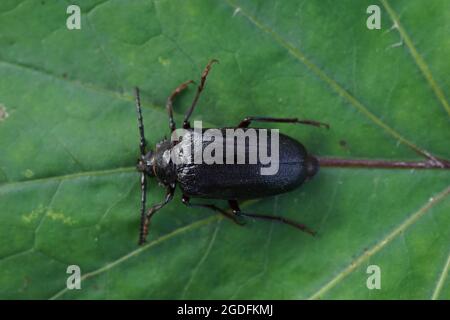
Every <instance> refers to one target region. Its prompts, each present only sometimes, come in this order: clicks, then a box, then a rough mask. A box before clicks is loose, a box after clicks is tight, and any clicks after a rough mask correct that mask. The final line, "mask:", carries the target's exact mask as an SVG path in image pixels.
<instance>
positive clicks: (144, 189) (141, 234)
mask: <svg viewBox="0 0 450 320" xmlns="http://www.w3.org/2000/svg"><path fill="white" fill-rule="evenodd" d="M135 94H136V111H137V116H138V128H139V136H140V141H139V149H140V151H141V158H140V159H139V161H142V160H143V159H144V157H145V145H146V143H145V135H144V123H143V121H142V108H141V98H140V95H139V88H138V87H136V88H135ZM146 202H147V177H146V176H145V170H142V171H141V226H140V228H139V244H143V243H144V242H145V233H146V231H145V225H146V220H147V217H146V214H145V206H146Z"/></svg>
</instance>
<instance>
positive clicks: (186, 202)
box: [181, 195, 245, 226]
mask: <svg viewBox="0 0 450 320" xmlns="http://www.w3.org/2000/svg"><path fill="white" fill-rule="evenodd" d="M181 201H182V202H183V204H184V205H186V206H188V207H200V208H207V209H210V210H212V211H215V212H219V213H221V214H223V215H224V216H225V217H227V218H228V219H231V220H233V222H234V223H236V224H238V225H241V226H242V225H244V224H245V221H242V220H240V219H239V217H238V216H236V215H234V214H232V213H230V212H228V211H226V210H224V209H222V208H219V207H218V206H216V205H214V204H207V203H192V202H190V198H189V197H188V196H186V195H183V197H182V198H181Z"/></svg>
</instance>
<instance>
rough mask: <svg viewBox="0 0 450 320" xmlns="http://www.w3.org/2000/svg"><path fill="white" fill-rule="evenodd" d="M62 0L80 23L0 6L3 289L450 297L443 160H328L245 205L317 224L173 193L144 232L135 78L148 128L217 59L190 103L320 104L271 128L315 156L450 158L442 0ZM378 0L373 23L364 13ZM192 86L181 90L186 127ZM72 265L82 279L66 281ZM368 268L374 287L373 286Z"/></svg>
mask: <svg viewBox="0 0 450 320" xmlns="http://www.w3.org/2000/svg"><path fill="white" fill-rule="evenodd" d="M73 2H75V3H76V4H78V5H79V6H80V7H81V11H82V21H81V26H82V27H81V30H71V31H70V30H68V29H67V28H66V19H67V17H68V15H67V14H66V8H67V5H68V4H67V3H65V2H63V1H31V0H25V1H22V2H20V3H19V2H17V1H13V0H9V1H5V0H3V1H2V2H1V4H0V18H1V21H2V23H1V24H0V150H1V152H0V183H1V184H0V234H1V236H0V284H1V286H0V297H1V298H27V299H29V298H51V297H52V298H62V299H72V298H93V299H104V298H158V299H163V298H175V299H177V298H208V299H216V298H221V299H229V298H248V299H259V298H277V299H297V298H302V299H303V298H322V299H323V298H325V299H327V298H331V299H343V298H357V299H412V298H414V299H428V298H437V299H449V298H450V277H449V276H448V272H449V264H450V258H449V253H450V248H449V243H450V242H449V240H450V215H449V212H450V201H449V193H450V187H449V182H450V174H449V172H448V171H447V170H383V169H371V170H369V169H350V168H349V169H338V168H322V170H321V171H320V172H319V174H318V175H317V176H316V177H315V178H314V179H313V180H311V181H310V182H308V183H306V184H305V185H303V186H302V187H300V188H299V189H298V190H296V191H293V192H290V193H288V194H284V195H280V196H277V197H274V198H266V199H260V200H257V201H253V202H247V203H245V204H243V208H244V209H245V210H246V211H249V212H259V213H266V214H277V215H282V216H285V217H289V218H292V219H295V220H297V221H301V222H303V223H305V224H307V225H308V226H310V227H311V228H313V229H315V230H317V231H318V236H317V237H315V238H313V237H310V236H309V235H307V234H304V233H301V232H298V231H297V230H295V229H293V228H289V227H287V226H284V225H280V224H277V223H275V222H273V223H270V222H265V221H253V220H250V221H248V223H247V225H246V226H245V227H238V226H236V225H234V224H233V223H231V222H230V221H228V220H224V219H222V217H220V216H218V215H215V214H211V213H210V212H208V211H205V210H202V209H191V208H186V207H185V206H183V205H182V204H181V201H180V196H181V195H180V194H179V193H177V195H176V197H175V199H174V201H172V203H170V204H169V205H167V206H166V207H165V208H164V209H163V210H161V211H160V212H159V213H158V214H157V215H155V217H154V219H153V220H152V225H151V230H150V236H149V239H148V241H149V242H148V244H147V245H146V246H144V247H138V246H137V237H138V225H139V199H140V189H139V179H138V174H137V173H136V172H135V171H134V165H135V163H136V159H137V157H138V131H137V127H136V114H135V110H134V108H135V107H134V102H133V94H132V92H133V87H134V86H135V85H138V86H139V87H140V88H141V91H142V100H143V107H144V121H145V126H146V127H145V129H146V135H147V139H148V141H149V142H150V143H151V145H154V144H155V143H156V142H158V140H159V139H161V138H162V137H163V136H164V134H168V132H169V131H168V121H167V114H166V112H165V108H164V105H165V101H166V99H167V96H168V95H169V93H170V92H171V91H172V90H173V89H174V88H175V87H176V86H177V85H178V84H180V83H181V82H183V81H186V80H188V79H195V80H197V81H198V78H199V76H200V74H201V72H202V70H203V68H204V66H205V64H206V63H207V62H208V60H210V59H211V58H217V59H219V60H220V64H218V65H214V67H213V69H212V71H211V73H210V76H209V78H208V83H207V85H206V90H205V91H204V93H203V95H202V97H201V99H200V103H199V106H198V109H197V110H196V112H195V113H194V117H193V118H195V119H201V120H203V121H205V122H207V123H208V124H210V125H213V126H218V127H221V126H232V125H235V124H237V123H238V122H239V121H240V120H241V119H242V118H243V117H245V116H248V115H262V116H277V117H294V116H295V117H299V118H306V119H316V120H319V121H323V122H327V123H329V124H330V125H331V129H330V130H322V129H317V128H310V127H301V126H292V125H287V124H285V125H280V126H279V127H280V129H281V130H282V131H283V132H285V133H287V134H289V135H291V136H292V137H295V138H296V139H298V140H300V141H302V142H303V143H304V144H305V145H306V146H307V147H308V150H310V151H311V152H312V153H314V154H317V155H320V156H332V157H342V158H349V159H352V158H354V159H359V158H367V159H387V160H410V161H413V160H418V161H420V160H424V159H425V155H433V156H435V157H441V158H446V159H448V158H450V149H449V144H448V141H450V130H449V113H450V111H449V103H448V99H449V97H450V92H449V88H450V78H449V77H448V75H449V74H450V63H449V59H448V57H449V56H450V43H449V42H448V41H447V39H448V30H449V27H450V10H449V3H448V1H445V0H440V1H433V2H431V3H424V2H423V1H419V0H415V1H412V0H408V1H407V0H402V1H395V2H394V1H382V2H381V3H378V2H377V1H375V2H374V1H358V2H355V1H331V0H330V1H301V2H299V1H294V0H292V1H280V0H276V1H256V0H255V1H243V0H240V1H239V0H222V1H201V0H195V1H191V0H189V1H182V0H179V1H178V0H177V1H168V0H155V1H148V0H142V1H132V2H131V1H119V0H107V1H102V2H100V1H97V2H95V1H81V0H80V1H73ZM370 4H378V5H379V6H380V8H381V13H382V15H381V18H382V22H381V25H382V29H381V30H369V29H367V27H366V19H367V17H368V14H367V13H366V9H367V7H368V6H369V5H370ZM194 92H195V90H193V88H191V89H190V90H189V91H188V92H187V93H186V94H184V95H183V96H182V97H181V98H180V99H179V100H177V102H176V105H175V109H176V119H177V122H178V124H180V123H181V121H182V115H183V112H184V111H185V110H186V109H187V107H188V106H189V103H190V101H191V99H192V98H193V94H194ZM149 189H150V190H149V199H150V202H151V203H153V202H156V201H160V199H162V197H163V189H162V188H160V187H158V186H157V183H156V182H155V181H154V180H151V182H150V188H149ZM216 204H218V205H223V206H225V205H226V203H225V202H220V201H217V202H216ZM69 265H78V266H80V268H81V273H82V281H81V287H82V288H81V290H68V289H66V280H67V277H68V276H69V275H68V274H67V273H66V270H67V267H68V266H69ZM370 265H377V266H379V267H380V270H381V289H380V290H376V289H375V290H369V289H368V288H367V286H366V281H367V279H368V277H369V276H370V274H367V272H366V271H367V267H368V266H370Z"/></svg>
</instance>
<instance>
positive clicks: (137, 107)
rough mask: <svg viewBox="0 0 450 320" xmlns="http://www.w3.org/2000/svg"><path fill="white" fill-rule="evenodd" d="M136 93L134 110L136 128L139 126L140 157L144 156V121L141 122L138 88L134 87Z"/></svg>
mask: <svg viewBox="0 0 450 320" xmlns="http://www.w3.org/2000/svg"><path fill="white" fill-rule="evenodd" d="M135 93H136V111H137V115H138V128H139V135H140V141H139V148H140V150H141V158H143V157H144V156H145V145H146V143H145V135H144V123H143V122H142V108H141V98H140V95H139V88H138V87H136V88H135Z"/></svg>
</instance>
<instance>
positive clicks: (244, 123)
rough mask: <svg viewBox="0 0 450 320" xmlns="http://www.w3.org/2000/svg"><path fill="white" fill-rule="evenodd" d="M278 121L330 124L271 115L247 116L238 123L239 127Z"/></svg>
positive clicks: (321, 125)
mask: <svg viewBox="0 0 450 320" xmlns="http://www.w3.org/2000/svg"><path fill="white" fill-rule="evenodd" d="M253 121H255V122H276V123H297V124H306V125H309V126H314V127H325V128H327V129H329V128H330V126H329V125H328V124H327V123H323V122H319V121H315V120H300V119H297V118H271V117H245V118H244V119H243V120H242V121H241V122H240V123H239V125H238V127H239V128H248V126H249V125H250V124H251V123H252V122H253Z"/></svg>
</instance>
